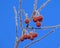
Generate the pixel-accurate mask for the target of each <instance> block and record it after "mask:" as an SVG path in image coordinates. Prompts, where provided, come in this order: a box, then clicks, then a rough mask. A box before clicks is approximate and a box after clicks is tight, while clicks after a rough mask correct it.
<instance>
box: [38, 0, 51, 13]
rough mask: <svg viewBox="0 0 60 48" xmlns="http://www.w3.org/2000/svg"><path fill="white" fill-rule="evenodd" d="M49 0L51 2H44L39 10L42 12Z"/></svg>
mask: <svg viewBox="0 0 60 48" xmlns="http://www.w3.org/2000/svg"><path fill="white" fill-rule="evenodd" d="M49 2H50V0H47V1H46V2H45V3H43V5H41V7H40V8H39V9H38V11H39V12H40V11H41V10H42V9H43V8H44V7H45V6H46V5H47V4H48V3H49Z"/></svg>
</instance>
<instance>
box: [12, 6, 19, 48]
mask: <svg viewBox="0 0 60 48" xmlns="http://www.w3.org/2000/svg"><path fill="white" fill-rule="evenodd" d="M13 8H14V13H15V22H16V44H17V42H18V16H17V11H16V8H15V6H14V7H13ZM16 44H15V47H16Z"/></svg>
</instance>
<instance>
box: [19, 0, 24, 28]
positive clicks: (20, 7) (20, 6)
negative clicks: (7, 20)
mask: <svg viewBox="0 0 60 48" xmlns="http://www.w3.org/2000/svg"><path fill="white" fill-rule="evenodd" d="M18 14H19V16H20V28H21V29H23V26H22V0H20V5H19V10H18Z"/></svg>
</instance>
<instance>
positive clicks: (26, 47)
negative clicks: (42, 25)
mask: <svg viewBox="0 0 60 48" xmlns="http://www.w3.org/2000/svg"><path fill="white" fill-rule="evenodd" d="M52 32H54V30H51V31H50V32H49V33H47V34H46V35H44V36H42V37H41V38H39V39H38V40H36V41H33V42H31V43H29V44H28V45H26V46H25V47H24V48H28V47H29V46H30V45H32V44H34V43H36V42H39V41H40V40H42V39H44V38H45V37H47V36H48V35H50V34H51V33H52Z"/></svg>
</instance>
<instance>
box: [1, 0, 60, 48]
mask: <svg viewBox="0 0 60 48" xmlns="http://www.w3.org/2000/svg"><path fill="white" fill-rule="evenodd" d="M45 1H46V0H38V5H37V8H38V7H40V6H41V4H43V2H45ZM14 5H15V6H16V7H17V10H18V5H19V0H0V48H14V43H15V36H16V33H15V30H16V28H15V19H14V17H15V16H14V11H13V6H14ZM23 9H25V11H26V12H27V13H28V14H29V17H30V15H31V13H32V11H33V0H23ZM40 13H41V15H43V17H44V20H43V22H42V26H52V25H57V24H60V0H51V2H50V3H49V4H48V5H47V6H46V7H45V8H43V9H42V11H41V12H40ZM23 17H24V16H23ZM32 25H35V23H32ZM49 31H50V29H48V30H38V31H37V33H38V37H37V38H36V39H38V38H40V37H41V36H43V35H44V34H46V33H47V32H49ZM20 33H21V30H20V32H19V35H21V34H20ZM36 39H35V40H36ZM30 42H31V41H30V40H25V41H24V42H21V43H20V44H19V48H23V47H24V46H25V45H26V44H27V43H30ZM59 46H60V28H57V29H55V32H54V33H52V34H51V35H49V36H48V37H46V38H44V39H43V40H41V41H39V42H38V43H35V44H33V45H31V46H30V47H29V48H59Z"/></svg>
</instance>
